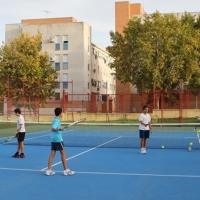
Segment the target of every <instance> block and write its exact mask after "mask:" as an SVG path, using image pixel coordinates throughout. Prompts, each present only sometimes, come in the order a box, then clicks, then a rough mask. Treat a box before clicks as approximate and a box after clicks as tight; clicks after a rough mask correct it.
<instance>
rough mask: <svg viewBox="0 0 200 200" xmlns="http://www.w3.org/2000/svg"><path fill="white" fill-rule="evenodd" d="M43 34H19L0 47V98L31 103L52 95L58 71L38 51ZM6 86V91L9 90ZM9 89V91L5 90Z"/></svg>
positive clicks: (42, 101)
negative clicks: (10, 98)
mask: <svg viewBox="0 0 200 200" xmlns="http://www.w3.org/2000/svg"><path fill="white" fill-rule="evenodd" d="M41 42H42V35H41V34H40V33H38V34H37V35H36V36H31V35H29V34H24V33H22V34H20V35H19V36H18V37H17V38H16V39H13V40H12V41H10V42H9V44H7V45H5V46H2V47H1V48H0V71H1V73H0V80H1V81H0V97H1V98H4V97H8V96H10V97H12V98H13V99H14V100H15V101H18V104H19V105H20V102H22V101H26V102H29V105H27V107H30V106H31V105H30V102H32V101H34V100H35V99H38V100H40V104H41V105H43V104H44V102H45V101H46V99H48V98H52V97H54V96H55V92H54V91H55V87H56V85H57V83H56V79H57V73H56V71H55V70H54V69H53V68H52V66H51V64H50V63H49V56H48V54H47V53H46V52H42V51H41ZM8 89H9V90H8ZM8 91H9V92H8Z"/></svg>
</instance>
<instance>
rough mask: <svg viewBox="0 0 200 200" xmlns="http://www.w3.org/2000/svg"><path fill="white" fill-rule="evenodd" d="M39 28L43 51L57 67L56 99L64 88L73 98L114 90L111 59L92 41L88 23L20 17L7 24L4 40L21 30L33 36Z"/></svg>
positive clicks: (71, 18)
mask: <svg viewBox="0 0 200 200" xmlns="http://www.w3.org/2000/svg"><path fill="white" fill-rule="evenodd" d="M38 31H40V33H41V34H42V44H41V45H42V51H46V52H48V54H49V62H51V63H52V67H53V68H55V69H56V70H58V82H60V84H59V85H58V87H57V88H56V91H55V92H56V93H57V99H58V100H59V99H61V98H62V95H63V90H64V91H65V92H66V93H68V94H72V93H73V94H76V95H75V96H74V97H73V100H80V101H81V100H82V101H83V100H84V99H85V98H86V97H85V96H84V95H79V94H92V93H94V94H100V93H101V94H106V93H110V94H113V93H115V90H116V81H115V79H114V76H112V74H113V73H114V71H113V70H111V69H110V68H109V63H110V62H112V61H113V59H112V58H110V57H109V54H108V52H107V51H105V50H103V49H101V48H100V47H98V46H96V45H95V44H93V43H92V27H91V26H89V25H88V24H86V23H84V22H77V20H76V19H75V18H73V17H66V18H44V19H27V20H21V23H19V24H8V25H6V34H5V35H6V38H5V42H6V44H8V43H9V40H12V39H14V38H16V37H17V36H18V35H19V34H21V33H29V34H31V35H36V34H37V33H38ZM69 98H71V97H69ZM98 98H100V99H101V98H102V97H101V96H100V95H99V97H98Z"/></svg>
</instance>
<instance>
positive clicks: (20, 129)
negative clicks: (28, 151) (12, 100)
mask: <svg viewBox="0 0 200 200" xmlns="http://www.w3.org/2000/svg"><path fill="white" fill-rule="evenodd" d="M14 112H15V114H16V116H17V117H18V120H17V130H16V131H15V132H14V134H15V135H16V136H17V140H18V144H17V152H16V153H15V154H14V155H13V156H12V157H13V158H25V155H24V138H25V133H26V130H25V120H24V117H23V116H22V115H21V110H20V108H16V109H15V110H14ZM20 151H21V154H19V153H20Z"/></svg>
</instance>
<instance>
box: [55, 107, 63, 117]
mask: <svg viewBox="0 0 200 200" xmlns="http://www.w3.org/2000/svg"><path fill="white" fill-rule="evenodd" d="M54 113H55V116H59V115H60V114H61V113H62V108H56V109H55V110H54Z"/></svg>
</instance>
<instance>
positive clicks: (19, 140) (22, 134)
mask: <svg viewBox="0 0 200 200" xmlns="http://www.w3.org/2000/svg"><path fill="white" fill-rule="evenodd" d="M24 138H25V132H19V133H18V135H17V140H18V142H23V141H24Z"/></svg>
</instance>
